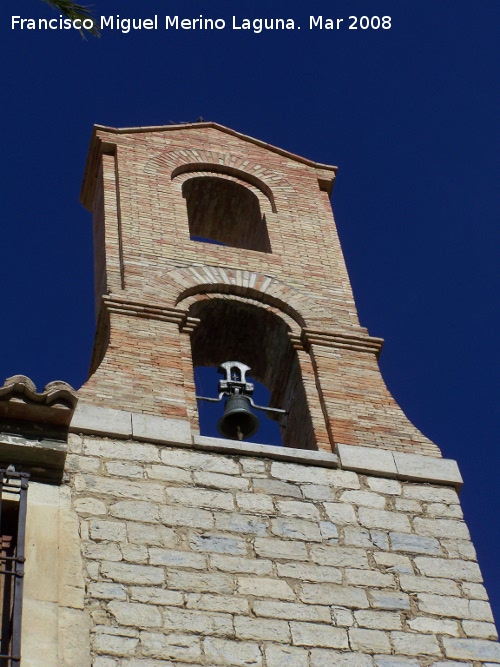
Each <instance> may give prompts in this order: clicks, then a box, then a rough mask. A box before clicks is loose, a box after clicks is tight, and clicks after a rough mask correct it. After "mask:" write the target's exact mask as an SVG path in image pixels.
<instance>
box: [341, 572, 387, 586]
mask: <svg viewBox="0 0 500 667" xmlns="http://www.w3.org/2000/svg"><path fill="white" fill-rule="evenodd" d="M345 573H346V581H347V583H348V584H352V585H353V586H368V587H370V588H394V586H395V585H396V584H395V580H394V576H393V575H392V574H382V572H378V571H377V570H350V569H346V571H345Z"/></svg>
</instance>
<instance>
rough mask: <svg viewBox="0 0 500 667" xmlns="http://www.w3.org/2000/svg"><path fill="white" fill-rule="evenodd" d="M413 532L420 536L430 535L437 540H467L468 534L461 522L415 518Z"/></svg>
mask: <svg viewBox="0 0 500 667" xmlns="http://www.w3.org/2000/svg"><path fill="white" fill-rule="evenodd" d="M413 524H414V526H415V530H416V532H417V533H419V534H420V535H432V536H433V537H439V538H452V539H458V540H469V539H470V533H469V531H468V529H467V526H466V525H465V523H464V522H463V521H459V520H456V521H455V520H453V519H423V518H420V517H416V518H415V519H414V521H413Z"/></svg>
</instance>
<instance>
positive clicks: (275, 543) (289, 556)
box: [254, 537, 308, 561]
mask: <svg viewBox="0 0 500 667" xmlns="http://www.w3.org/2000/svg"><path fill="white" fill-rule="evenodd" d="M254 549H255V553H256V554H258V555H259V556H262V557H264V558H279V559H283V560H301V561H305V560H307V558H308V555H307V549H306V545H305V544H304V542H295V541H292V540H287V541H285V540H280V539H275V538H269V537H262V538H261V537H258V538H257V539H256V540H255V542H254Z"/></svg>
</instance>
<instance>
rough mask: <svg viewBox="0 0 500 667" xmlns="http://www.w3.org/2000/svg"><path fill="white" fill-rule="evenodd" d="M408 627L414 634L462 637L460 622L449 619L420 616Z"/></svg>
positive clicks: (411, 621)
mask: <svg viewBox="0 0 500 667" xmlns="http://www.w3.org/2000/svg"><path fill="white" fill-rule="evenodd" d="M408 627H409V628H410V630H413V631H414V632H421V633H423V634H431V635H451V636H453V637H459V636H460V629H459V627H458V622H457V621H452V620H451V619H447V618H429V617H428V616H418V617H417V618H413V619H411V620H409V621H408Z"/></svg>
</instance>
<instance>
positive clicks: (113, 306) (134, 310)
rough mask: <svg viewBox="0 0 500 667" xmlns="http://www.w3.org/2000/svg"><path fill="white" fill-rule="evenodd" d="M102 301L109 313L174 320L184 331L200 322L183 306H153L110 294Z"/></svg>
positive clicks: (165, 320)
mask: <svg viewBox="0 0 500 667" xmlns="http://www.w3.org/2000/svg"><path fill="white" fill-rule="evenodd" d="M102 302H103V307H104V309H105V310H106V312H108V313H121V314H124V315H131V316H133V317H145V318H147V319H154V320H161V321H163V322H173V323H174V324H178V325H179V328H180V329H181V330H182V331H192V330H193V329H194V328H195V327H196V325H197V324H198V323H199V320H198V319H197V318H196V317H189V315H188V313H187V311H186V310H182V309H181V308H169V307H168V306H152V305H150V304H147V303H143V302H140V301H130V300H129V299H124V298H120V297H116V296H110V295H104V296H103V297H102Z"/></svg>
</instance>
